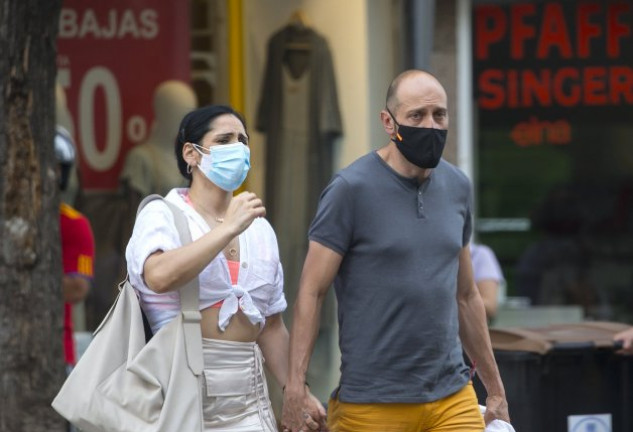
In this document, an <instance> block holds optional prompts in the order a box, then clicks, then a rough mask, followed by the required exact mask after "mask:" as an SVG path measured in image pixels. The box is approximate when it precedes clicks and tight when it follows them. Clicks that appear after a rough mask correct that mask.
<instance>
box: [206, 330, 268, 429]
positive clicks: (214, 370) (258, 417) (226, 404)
mask: <svg viewBox="0 0 633 432" xmlns="http://www.w3.org/2000/svg"><path fill="white" fill-rule="evenodd" d="M202 351H203V356H204V376H203V379H202V385H203V387H204V388H203V391H202V394H203V402H202V407H203V413H204V424H205V429H204V430H205V432H277V427H276V423H275V417H274V415H273V411H272V408H271V406H270V398H269V396H268V387H267V385H266V378H265V376H264V367H263V364H264V358H263V356H262V352H261V350H260V349H259V346H258V345H257V343H255V342H231V341H221V340H217V339H202Z"/></svg>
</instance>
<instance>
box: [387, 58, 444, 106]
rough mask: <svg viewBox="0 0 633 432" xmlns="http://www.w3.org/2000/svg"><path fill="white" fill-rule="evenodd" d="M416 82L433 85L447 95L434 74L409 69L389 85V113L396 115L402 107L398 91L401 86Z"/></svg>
mask: <svg viewBox="0 0 633 432" xmlns="http://www.w3.org/2000/svg"><path fill="white" fill-rule="evenodd" d="M416 80H420V81H421V82H423V83H425V84H428V85H432V86H434V87H435V86H437V87H439V88H440V89H441V92H442V93H443V94H444V95H446V91H445V90H444V87H443V86H442V84H441V83H440V82H439V80H438V79H437V78H435V77H434V76H433V75H432V74H430V73H428V72H426V71H423V70H420V69H409V70H406V71H404V72H402V73H401V74H400V75H398V76H397V77H395V78H394V79H393V81H391V84H390V85H389V89H388V90H387V98H386V101H385V104H386V106H387V109H388V110H389V111H391V112H392V113H394V114H395V112H396V111H397V110H398V107H399V106H400V99H399V93H398V90H399V89H400V86H401V84H402V83H403V82H408V81H416Z"/></svg>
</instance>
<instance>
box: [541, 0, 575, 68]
mask: <svg viewBox="0 0 633 432" xmlns="http://www.w3.org/2000/svg"><path fill="white" fill-rule="evenodd" d="M541 29H542V30H541V35H540V37H539V40H538V46H537V48H536V56H537V57H538V58H540V59H544V58H547V57H548V56H549V53H550V50H551V49H552V48H558V52H559V54H560V56H561V57H563V58H570V57H571V56H572V51H571V42H570V41H569V33H568V31H567V23H566V22H565V14H564V13H563V6H562V5H561V4H560V3H547V4H546V5H545V10H544V11H543V24H542V26H541Z"/></svg>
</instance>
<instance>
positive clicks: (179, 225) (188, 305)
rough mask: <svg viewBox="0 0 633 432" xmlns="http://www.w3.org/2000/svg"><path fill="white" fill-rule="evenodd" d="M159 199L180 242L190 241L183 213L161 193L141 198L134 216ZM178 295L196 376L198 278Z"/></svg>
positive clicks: (198, 371) (199, 364) (199, 359)
mask: <svg viewBox="0 0 633 432" xmlns="http://www.w3.org/2000/svg"><path fill="white" fill-rule="evenodd" d="M154 200H161V201H162V202H164V203H165V204H166V205H167V207H168V208H169V210H170V211H171V212H172V214H173V216H174V224H175V225H176V230H177V231H178V235H179V236H180V243H181V244H182V245H183V246H184V245H186V244H189V243H191V232H190V231H189V224H188V223H187V218H186V217H185V214H184V213H183V212H182V210H180V209H179V208H178V207H176V206H175V205H174V204H172V203H170V202H169V201H167V200H166V199H165V198H163V197H162V196H161V195H158V194H152V195H148V196H146V197H145V198H143V201H141V203H140V204H139V206H138V210H137V212H136V216H137V217H138V214H139V213H140V212H141V210H142V209H143V208H144V207H145V206H146V205H147V204H148V203H150V202H151V201H154ZM178 294H179V295H180V313H181V314H182V323H183V330H184V334H185V349H186V350H187V361H188V363H189V368H190V369H191V371H192V372H193V373H194V374H195V375H196V376H197V375H200V374H201V373H202V369H203V358H202V329H201V328H200V321H201V320H202V315H201V314H200V303H199V296H200V284H199V282H198V278H197V277H195V278H193V279H191V280H190V281H189V282H187V283H185V284H184V285H183V286H182V287H180V289H179V290H178Z"/></svg>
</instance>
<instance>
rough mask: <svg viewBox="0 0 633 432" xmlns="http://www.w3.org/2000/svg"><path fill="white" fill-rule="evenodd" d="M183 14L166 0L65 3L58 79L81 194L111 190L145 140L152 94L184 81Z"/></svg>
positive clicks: (180, 5) (185, 6) (185, 10)
mask: <svg viewBox="0 0 633 432" xmlns="http://www.w3.org/2000/svg"><path fill="white" fill-rule="evenodd" d="M189 41H190V37H189V8H188V3H187V2H175V1H171V0H135V1H129V0H110V1H107V2H101V1H95V0H92V1H86V0H65V1H64V7H63V9H62V12H61V15H60V21H59V35H58V58H57V65H58V80H59V82H60V83H61V85H62V87H64V89H65V91H66V99H67V104H68V108H69V110H70V113H71V116H72V123H73V129H74V135H75V139H76V141H77V145H78V150H79V154H80V170H81V178H82V187H83V189H84V190H108V189H115V188H116V187H117V185H118V175H119V172H120V170H121V168H122V164H123V161H124V159H125V155H126V153H127V151H128V150H129V149H130V148H131V147H132V146H133V145H134V144H137V143H140V142H142V141H143V140H144V139H145V138H146V137H147V135H148V132H149V128H150V127H151V123H152V120H153V107H152V100H153V96H154V90H155V89H156V88H157V87H158V86H159V85H160V84H161V83H162V82H164V81H167V80H181V81H185V82H189V80H190V69H189V51H190V42H189Z"/></svg>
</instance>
